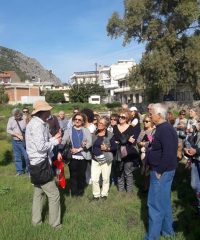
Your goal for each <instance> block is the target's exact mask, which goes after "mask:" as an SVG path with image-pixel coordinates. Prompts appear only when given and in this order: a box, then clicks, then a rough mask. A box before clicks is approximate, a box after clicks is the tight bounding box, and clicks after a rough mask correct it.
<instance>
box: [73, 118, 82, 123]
mask: <svg viewBox="0 0 200 240" xmlns="http://www.w3.org/2000/svg"><path fill="white" fill-rule="evenodd" d="M74 121H78V122H82V119H80V118H75V119H74Z"/></svg>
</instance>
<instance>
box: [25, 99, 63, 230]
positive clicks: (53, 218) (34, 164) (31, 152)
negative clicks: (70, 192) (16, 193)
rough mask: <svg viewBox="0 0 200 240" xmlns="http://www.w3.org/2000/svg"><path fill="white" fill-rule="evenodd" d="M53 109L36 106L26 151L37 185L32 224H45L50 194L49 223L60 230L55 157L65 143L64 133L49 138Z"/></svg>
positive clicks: (32, 180)
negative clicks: (55, 149) (55, 150)
mask: <svg viewBox="0 0 200 240" xmlns="http://www.w3.org/2000/svg"><path fill="white" fill-rule="evenodd" d="M51 109H52V107H51V106H50V105H49V104H48V103H47V102H45V101H37V102H35V103H34V104H33V112H32V114H31V115H32V116H33V117H32V119H31V121H30V122H29V123H28V125H27V128H26V150H27V153H28V156H29V159H30V175H31V182H32V183H33V184H34V196H33V206H32V223H33V225H34V226H37V225H40V224H41V223H42V205H43V200H44V198H45V194H46V195H47V198H48V202H49V224H50V225H51V226H52V227H54V228H56V229H57V228H60V227H61V224H60V194H59V190H58V188H57V186H56V184H55V181H54V175H53V172H52V167H51V157H52V156H51V155H52V149H53V147H54V146H56V145H58V144H59V143H61V134H60V133H57V134H56V135H55V136H54V137H51V138H50V137H49V136H50V135H49V129H48V124H47V123H46V121H47V119H48V117H49V116H50V110H51Z"/></svg>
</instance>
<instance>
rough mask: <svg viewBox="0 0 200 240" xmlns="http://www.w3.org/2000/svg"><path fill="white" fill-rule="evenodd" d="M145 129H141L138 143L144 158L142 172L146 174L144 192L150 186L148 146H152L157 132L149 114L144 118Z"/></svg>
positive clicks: (142, 158)
mask: <svg viewBox="0 0 200 240" xmlns="http://www.w3.org/2000/svg"><path fill="white" fill-rule="evenodd" d="M143 124H144V129H143V130H142V131H141V133H140V135H139V137H138V139H137V143H138V146H139V148H140V151H141V155H140V156H141V160H142V171H141V172H142V174H143V175H144V176H145V178H144V192H146V191H147V190H148V188H149V169H148V166H147V164H146V154H147V151H148V148H149V147H150V146H151V142H152V141H153V134H154V132H155V126H154V124H153V122H152V121H151V118H150V116H149V115H145V116H144V120H143Z"/></svg>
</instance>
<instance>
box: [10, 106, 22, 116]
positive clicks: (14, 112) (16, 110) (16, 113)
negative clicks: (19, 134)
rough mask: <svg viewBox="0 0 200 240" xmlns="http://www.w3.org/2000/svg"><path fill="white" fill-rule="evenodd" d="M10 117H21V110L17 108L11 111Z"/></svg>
mask: <svg viewBox="0 0 200 240" xmlns="http://www.w3.org/2000/svg"><path fill="white" fill-rule="evenodd" d="M12 115H13V116H15V115H21V116H23V112H22V110H21V109H19V108H14V109H13V110H12Z"/></svg>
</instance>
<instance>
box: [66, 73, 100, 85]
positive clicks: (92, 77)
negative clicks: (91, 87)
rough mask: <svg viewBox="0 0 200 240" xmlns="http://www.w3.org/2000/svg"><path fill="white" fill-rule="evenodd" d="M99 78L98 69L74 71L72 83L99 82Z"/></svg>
mask: <svg viewBox="0 0 200 240" xmlns="http://www.w3.org/2000/svg"><path fill="white" fill-rule="evenodd" d="M98 78H99V72H98V71H85V72H74V73H73V74H72V76H71V77H70V79H71V84H75V83H76V84H81V83H84V84H86V83H97V82H98Z"/></svg>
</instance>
